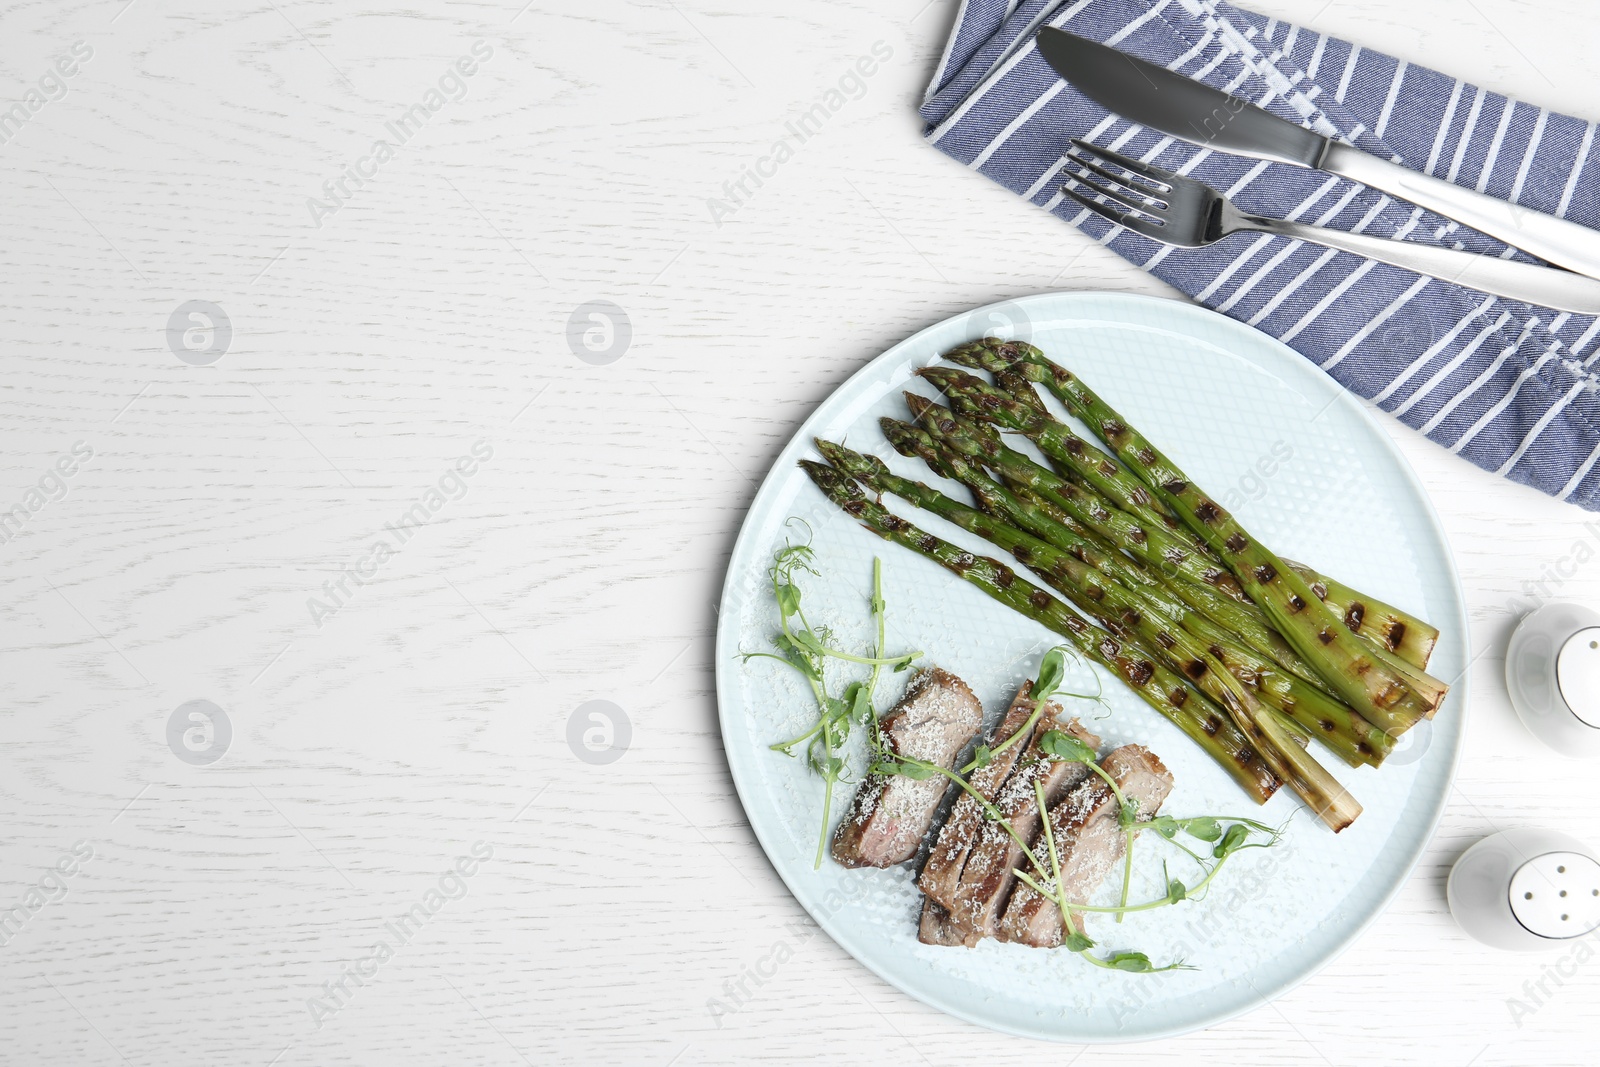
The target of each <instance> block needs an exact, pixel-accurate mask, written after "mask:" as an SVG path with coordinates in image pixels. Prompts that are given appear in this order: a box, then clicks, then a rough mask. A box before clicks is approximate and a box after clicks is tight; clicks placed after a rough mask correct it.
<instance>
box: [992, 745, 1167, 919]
mask: <svg viewBox="0 0 1600 1067" xmlns="http://www.w3.org/2000/svg"><path fill="white" fill-rule="evenodd" d="M1100 766H1101V767H1102V768H1104V769H1105V771H1106V773H1107V774H1109V775H1111V777H1112V778H1113V779H1114V780H1115V781H1116V783H1117V785H1118V787H1119V788H1121V790H1122V792H1123V795H1124V796H1126V797H1127V798H1128V799H1129V800H1137V801H1138V803H1139V813H1140V814H1141V815H1146V816H1148V815H1154V814H1155V813H1156V812H1157V811H1158V810H1159V809H1160V807H1161V803H1162V801H1164V800H1166V799H1167V794H1168V793H1170V792H1171V791H1172V774H1171V772H1170V771H1168V770H1167V768H1166V767H1165V766H1164V765H1163V764H1162V762H1161V761H1160V760H1159V759H1157V758H1156V755H1155V753H1153V752H1151V751H1150V750H1149V749H1147V748H1145V747H1144V746H1143V745H1123V746H1122V747H1121V748H1116V749H1113V750H1112V751H1111V752H1110V753H1108V754H1107V755H1106V757H1105V759H1103V760H1101V761H1100ZM1117 815H1118V812H1117V798H1116V795H1115V794H1114V793H1112V792H1111V787H1110V786H1108V785H1106V783H1105V781H1104V780H1103V779H1102V778H1101V777H1100V776H1099V775H1097V774H1092V773H1091V775H1090V777H1087V778H1085V779H1084V780H1083V781H1082V782H1080V783H1079V784H1078V785H1077V786H1076V787H1074V788H1073V789H1072V790H1071V791H1070V792H1068V793H1067V795H1066V796H1064V797H1063V798H1062V799H1061V800H1060V801H1059V802H1057V803H1056V804H1055V805H1054V806H1053V807H1051V809H1050V827H1051V830H1052V832H1053V833H1054V835H1055V842H1056V853H1057V855H1058V856H1059V857H1060V859H1061V884H1062V888H1063V889H1064V890H1065V895H1066V898H1067V900H1069V901H1077V902H1079V903H1086V902H1087V901H1088V900H1089V898H1090V896H1091V895H1093V893H1094V891H1095V890H1096V889H1097V888H1099V886H1100V883H1101V882H1103V881H1105V878H1106V875H1108V874H1109V873H1111V871H1112V870H1113V869H1114V868H1115V867H1116V866H1117V864H1119V863H1121V862H1122V857H1123V855H1124V852H1123V849H1124V847H1125V840H1124V837H1123V833H1122V828H1121V827H1120V825H1119V824H1118V818H1117ZM1032 848H1033V851H1034V853H1035V854H1036V855H1038V857H1039V858H1040V859H1041V860H1042V861H1044V862H1045V863H1047V864H1048V863H1049V859H1048V855H1049V851H1048V849H1047V847H1046V843H1045V840H1044V834H1043V832H1042V831H1041V832H1040V833H1039V834H1038V835H1037V836H1036V837H1035V839H1034V840H1033V842H1032ZM1029 874H1030V875H1033V877H1034V878H1035V880H1038V875H1037V873H1036V872H1032V871H1030V872H1029ZM1040 884H1041V885H1046V884H1047V883H1046V882H1043V881H1041V882H1040ZM1073 923H1074V925H1075V926H1076V927H1077V928H1078V929H1079V930H1080V931H1081V930H1082V929H1083V916H1082V914H1081V913H1075V914H1074V915H1073ZM997 936H998V937H999V938H1000V939H1001V940H1002V941H1016V942H1020V943H1022V944H1025V945H1033V946H1034V947H1036V948H1051V947H1054V946H1056V945H1059V944H1061V940H1062V931H1061V913H1060V911H1059V909H1057V908H1056V906H1055V904H1054V903H1053V902H1052V901H1050V900H1049V899H1047V898H1045V897H1043V896H1041V895H1040V894H1038V893H1036V892H1034V891H1033V890H1032V889H1030V888H1028V886H1026V885H1023V884H1021V883H1020V882H1019V883H1018V884H1017V886H1016V888H1015V889H1014V890H1013V892H1012V894H1011V899H1010V901H1009V903H1007V905H1006V910H1005V914H1004V916H1003V917H1002V918H1001V920H1000V926H999V930H998V932H997Z"/></svg>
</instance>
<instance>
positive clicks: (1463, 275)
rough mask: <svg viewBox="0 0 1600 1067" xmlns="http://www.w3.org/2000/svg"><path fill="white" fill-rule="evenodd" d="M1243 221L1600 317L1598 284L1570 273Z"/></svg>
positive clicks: (1295, 225) (1250, 218)
mask: <svg viewBox="0 0 1600 1067" xmlns="http://www.w3.org/2000/svg"><path fill="white" fill-rule="evenodd" d="M1242 222H1243V225H1242V226H1241V228H1242V229H1248V230H1259V231H1261V232H1262V233H1272V234H1278V235H1280V236H1282V237H1292V238H1295V239H1296V240H1300V241H1309V242H1311V243H1312V244H1318V245H1326V246H1327V247H1328V248H1337V249H1339V250H1340V251H1343V252H1354V253H1355V254H1356V255H1358V256H1366V257H1367V258H1368V259H1376V260H1378V261H1379V262H1381V263H1388V264H1391V265H1393V266H1396V267H1404V268H1405V269H1406V270H1414V271H1416V272H1417V273H1419V274H1429V275H1432V276H1433V277H1435V278H1442V279H1444V280H1445V281H1447V282H1454V283H1455V284H1457V285H1464V286H1466V287H1467V288H1469V289H1477V290H1479V291H1481V292H1485V293H1493V294H1494V295H1495V296H1503V297H1508V298H1509V299H1512V300H1521V301H1525V302H1526V303H1529V304H1538V305H1540V306H1542V307H1548V308H1555V309H1556V310H1558V311H1571V312H1574V313H1576V314H1579V315H1600V281H1596V280H1595V279H1593V278H1588V277H1585V276H1584V275H1582V274H1574V273H1572V272H1571V271H1565V270H1560V269H1558V268H1555V267H1541V266H1535V265H1534V264H1531V263H1517V262H1515V261H1513V260H1509V259H1500V258H1498V257H1496V256H1485V255H1478V254H1477V253H1475V252H1457V251H1456V250H1454V249H1451V248H1437V247H1435V246H1433V245H1424V244H1414V243H1412V242H1409V241H1392V240H1389V239H1388V238H1386V237H1373V236H1370V235H1368V234H1364V233H1350V232H1348V231H1345V230H1329V229H1324V228H1322V227H1320V226H1307V225H1306V224H1304V223H1301V222H1289V221H1287V220H1284V219H1266V218H1261V217H1260V216H1257V215H1245V216H1244V218H1243V220H1242Z"/></svg>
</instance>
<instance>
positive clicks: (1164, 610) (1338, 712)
mask: <svg viewBox="0 0 1600 1067" xmlns="http://www.w3.org/2000/svg"><path fill="white" fill-rule="evenodd" d="M882 424H883V427H884V432H885V434H887V435H888V437H889V440H890V443H891V444H893V445H894V446H895V449H896V450H897V451H899V452H900V453H901V455H906V456H913V455H914V456H917V457H920V458H922V459H923V460H925V461H926V462H927V463H928V464H929V465H930V466H931V467H933V468H934V470H935V471H936V472H937V473H939V474H943V475H945V476H947V477H952V478H955V479H956V480H957V481H960V482H962V483H963V484H965V485H967V486H968V487H969V488H970V489H971V490H972V491H973V494H974V495H975V496H976V497H977V499H978V502H979V503H980V504H981V505H983V507H984V509H985V511H987V512H988V514H985V513H984V512H982V511H978V510H977V509H974V508H970V507H968V506H966V505H965V504H961V503H959V502H958V501H955V500H952V499H950V498H949V497H948V496H945V495H944V494H943V493H940V492H938V491H937V490H935V489H932V488H930V487H929V486H926V485H924V484H922V483H921V482H917V481H913V480H912V479H909V478H902V477H900V476H899V475H896V474H894V473H893V472H892V471H890V470H889V468H888V467H887V466H885V465H884V464H883V462H882V461H881V460H879V459H877V458H876V457H874V456H864V455H861V454H859V453H856V452H852V451H851V450H850V449H848V448H845V447H844V446H842V445H837V444H833V443H832V442H829V441H822V440H818V441H817V442H816V445H817V448H818V450H819V451H821V452H822V454H823V456H825V457H826V458H827V460H828V461H829V462H830V463H832V464H833V465H834V467H836V468H838V469H839V470H841V471H844V472H845V473H846V474H849V475H851V476H852V477H854V478H856V479H857V480H858V481H860V482H861V483H862V484H863V485H865V486H867V487H868V488H870V489H872V490H874V491H876V492H880V493H893V494H894V495H895V496H898V497H900V498H902V499H903V500H906V501H909V502H910V503H912V504H915V505H917V506H918V507H921V508H923V509H924V510H927V511H931V512H933V513H934V514H936V515H938V516H939V517H941V518H943V519H946V520H948V521H949V522H951V523H954V524H955V525H957V526H960V527H962V528H963V529H965V530H968V531H970V532H972V533H975V534H977V535H978V536H980V537H983V538H984V539H985V540H988V541H989V542H991V543H993V544H994V545H995V546H996V547H998V548H1000V549H1002V550H1004V551H1006V552H1010V553H1011V554H1012V555H1013V556H1014V557H1016V559H1017V561H1018V562H1020V563H1024V564H1026V565H1027V566H1028V567H1030V568H1031V569H1033V570H1034V571H1035V572H1036V573H1037V574H1038V575H1039V576H1040V577H1041V578H1043V579H1044V580H1045V581H1046V582H1047V583H1048V584H1050V585H1051V586H1052V588H1055V589H1056V590H1058V591H1059V592H1061V593H1062V594H1063V595H1065V596H1066V597H1067V598H1068V599H1069V600H1071V601H1072V602H1073V603H1074V604H1075V605H1076V606H1077V607H1078V608H1079V610H1081V611H1083V612H1084V613H1085V614H1088V615H1092V616H1094V617H1096V618H1099V619H1100V620H1101V621H1102V624H1104V625H1105V626H1106V628H1107V629H1110V630H1113V631H1115V632H1118V633H1125V632H1127V631H1129V630H1132V631H1133V632H1135V633H1137V635H1138V636H1139V638H1140V639H1141V640H1142V641H1143V643H1144V644H1145V645H1146V646H1147V647H1150V648H1153V649H1158V650H1159V651H1160V652H1161V653H1162V654H1163V655H1166V656H1167V657H1168V659H1169V664H1170V665H1171V666H1172V667H1173V669H1174V670H1179V671H1182V672H1183V673H1184V674H1185V675H1187V676H1188V677H1189V679H1190V680H1191V681H1192V682H1194V683H1195V684H1196V686H1197V687H1198V688H1200V689H1201V690H1203V691H1205V692H1206V694H1207V695H1208V696H1210V697H1211V698H1212V699H1213V700H1216V701H1218V702H1219V703H1223V702H1224V696H1223V694H1221V693H1219V692H1217V691H1215V690H1214V689H1213V688H1211V687H1212V686H1214V685H1218V684H1224V685H1225V684H1227V683H1226V681H1218V680H1216V679H1213V678H1212V677H1211V675H1212V674H1215V673H1216V671H1215V670H1213V666H1214V665H1220V668H1225V669H1226V672H1227V673H1228V674H1230V675H1231V677H1232V679H1236V680H1237V681H1238V682H1239V683H1241V684H1244V685H1248V686H1250V687H1251V688H1252V689H1253V691H1254V692H1255V693H1256V694H1257V695H1259V697H1260V699H1261V700H1262V701H1263V702H1264V703H1266V704H1267V705H1268V706H1269V707H1272V708H1274V709H1275V710H1277V711H1279V712H1282V713H1283V714H1285V715H1287V716H1288V717H1289V718H1290V719H1291V720H1293V721H1294V722H1296V723H1298V724H1299V725H1300V726H1301V727H1303V728H1304V729H1305V731H1306V732H1307V733H1308V734H1311V735H1314V736H1316V737H1318V738H1320V739H1321V740H1322V741H1323V742H1324V743H1325V744H1326V745H1327V746H1328V747H1329V748H1330V749H1332V750H1333V751H1334V753H1335V754H1337V755H1338V756H1339V757H1340V758H1341V759H1343V760H1344V761H1345V762H1346V763H1349V764H1350V765H1352V766H1356V765H1360V764H1371V765H1377V764H1378V763H1381V762H1382V760H1383V757H1384V756H1385V755H1387V754H1388V752H1389V750H1390V749H1391V748H1392V747H1393V744H1394V742H1393V739H1392V738H1390V737H1388V736H1387V735H1386V734H1384V733H1383V731H1381V730H1379V729H1378V728H1377V727H1375V726H1373V725H1372V724H1371V723H1369V722H1367V721H1366V720H1364V719H1362V718H1361V717H1360V716H1359V715H1357V714H1355V713H1354V712H1352V711H1351V710H1350V709H1349V708H1348V707H1346V706H1345V705H1343V704H1341V703H1340V702H1339V701H1337V700H1335V699H1333V698H1332V697H1329V696H1328V695H1326V694H1325V693H1323V692H1321V691H1320V690H1318V689H1316V688H1315V687H1313V686H1311V685H1308V684H1307V683H1305V682H1304V681H1302V680H1301V679H1299V678H1296V677H1295V676H1294V675H1292V674H1289V673H1288V672H1286V671H1283V670H1282V669H1280V668H1279V667H1278V666H1277V664H1275V663H1272V662H1270V661H1268V660H1266V659H1265V658H1264V657H1262V656H1260V655H1259V654H1256V653H1255V652H1253V650H1251V649H1248V648H1245V647H1244V646H1243V645H1242V644H1241V643H1240V642H1239V641H1238V640H1237V638H1235V637H1233V636H1232V635H1230V634H1227V633H1226V632H1224V631H1223V630H1222V629H1221V628H1220V627H1217V626H1215V625H1213V624H1210V623H1208V622H1207V620H1204V619H1202V618H1200V617H1198V615H1197V614H1196V613H1195V612H1193V611H1191V610H1189V608H1188V607H1187V605H1185V604H1183V603H1182V602H1181V601H1176V600H1174V599H1173V598H1171V597H1170V596H1167V595H1164V593H1163V592H1162V591H1159V590H1158V589H1154V588H1150V587H1139V586H1134V585H1133V584H1132V583H1128V584H1124V583H1121V582H1118V581H1116V580H1114V579H1113V578H1111V577H1109V576H1107V575H1105V574H1104V573H1103V572H1102V571H1100V570H1098V569H1096V568H1094V567H1093V566H1092V565H1091V564H1089V563H1088V562H1087V561H1086V559H1085V555H1086V554H1087V553H1084V552H1083V549H1084V548H1085V545H1084V540H1083V538H1082V536H1081V535H1079V534H1077V533H1075V532H1073V531H1072V530H1071V529H1069V528H1067V527H1065V526H1063V525H1061V524H1059V523H1056V522H1054V521H1053V520H1052V519H1051V518H1049V517H1048V516H1047V515H1046V514H1044V513H1043V512H1042V511H1041V510H1039V509H1038V508H1037V507H1036V506H1035V505H1033V504H1031V503H1029V502H1027V501H1025V500H1022V499H1020V498H1018V497H1016V496H1015V495H1013V494H1011V493H1010V492H1009V491H1007V490H1006V489H1005V488H1003V487H1002V486H1000V485H997V484H996V483H994V482H993V481H992V480H990V479H988V478H987V477H985V476H984V475H983V474H982V473H981V472H979V471H977V470H976V469H975V468H973V467H972V466H971V465H969V464H967V463H966V462H965V461H964V460H963V459H962V458H960V457H958V456H940V455H939V454H938V452H937V450H936V448H935V445H934V442H933V440H932V438H931V437H930V436H929V435H928V434H926V433H925V432H923V431H921V430H918V429H917V428H915V427H912V426H908V425H906V424H905V423H901V422H896V421H895V420H893V419H884V420H882ZM991 516H992V517H991ZM996 520H999V521H996ZM1008 524H1009V525H1008ZM1093 551H1094V546H1092V545H1090V546H1088V553H1092V552H1093ZM1172 654H1176V655H1177V656H1178V657H1179V658H1178V659H1172V658H1171V656H1172ZM1313 806H1316V805H1315V804H1314V805H1313Z"/></svg>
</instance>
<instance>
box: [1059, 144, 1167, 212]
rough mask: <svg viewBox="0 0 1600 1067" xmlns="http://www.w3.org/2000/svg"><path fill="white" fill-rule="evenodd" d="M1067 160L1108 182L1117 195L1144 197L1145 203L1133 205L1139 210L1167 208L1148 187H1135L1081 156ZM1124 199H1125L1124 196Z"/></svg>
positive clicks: (1119, 176)
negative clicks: (1139, 208)
mask: <svg viewBox="0 0 1600 1067" xmlns="http://www.w3.org/2000/svg"><path fill="white" fill-rule="evenodd" d="M1067 159H1068V161H1069V162H1071V163H1073V164H1076V165H1077V166H1079V167H1082V168H1083V169H1084V170H1087V171H1093V172H1094V173H1095V174H1098V175H1100V176H1101V177H1102V178H1104V179H1106V181H1108V182H1110V183H1111V184H1112V186H1113V187H1114V188H1115V189H1116V190H1117V191H1118V192H1119V193H1126V194H1128V195H1132V196H1142V197H1144V198H1145V202H1144V203H1142V204H1139V203H1136V204H1134V206H1135V207H1141V208H1146V209H1148V208H1150V207H1159V208H1165V207H1167V206H1168V205H1167V202H1166V201H1165V200H1162V199H1161V198H1160V197H1159V196H1158V195H1157V194H1156V192H1155V190H1153V189H1150V188H1149V187H1148V186H1146V187H1142V188H1141V187H1140V186H1138V185H1135V184H1133V183H1132V182H1130V181H1129V180H1128V179H1127V178H1126V177H1124V176H1123V175H1121V174H1115V173H1113V172H1112V171H1111V170H1109V169H1107V168H1106V167H1102V166H1101V165H1100V164H1098V163H1091V162H1090V161H1089V160H1087V159H1084V158H1082V157H1081V156H1074V155H1071V154H1069V155H1068V156H1067ZM1086 184H1091V185H1096V186H1098V185H1101V184H1103V183H1100V182H1089V183H1086ZM1124 198H1125V199H1126V196H1125V197H1124Z"/></svg>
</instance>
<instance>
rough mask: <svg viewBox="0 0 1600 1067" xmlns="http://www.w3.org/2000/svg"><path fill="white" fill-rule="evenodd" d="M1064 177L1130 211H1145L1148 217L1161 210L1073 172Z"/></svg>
mask: <svg viewBox="0 0 1600 1067" xmlns="http://www.w3.org/2000/svg"><path fill="white" fill-rule="evenodd" d="M1063 175H1064V177H1065V178H1066V179H1067V180H1068V181H1069V182H1072V183H1074V184H1076V185H1080V186H1082V187H1083V188H1085V189H1087V190H1089V191H1090V192H1091V193H1099V194H1100V195H1101V196H1103V197H1105V198H1106V199H1108V200H1113V201H1115V202H1116V203H1118V204H1121V205H1122V206H1123V207H1125V208H1128V209H1129V210H1130V211H1143V212H1144V213H1145V214H1147V215H1155V214H1157V213H1159V211H1160V210H1161V209H1160V208H1157V207H1156V206H1154V205H1153V204H1148V203H1144V204H1141V203H1140V202H1139V201H1137V200H1135V199H1133V198H1132V197H1131V196H1129V195H1127V194H1126V193H1124V192H1123V191H1122V190H1121V189H1117V188H1107V187H1106V185H1105V184H1103V183H1101V182H1097V181H1089V180H1087V179H1085V178H1084V177H1082V176H1081V175H1077V174H1073V173H1072V172H1071V171H1065V172H1063Z"/></svg>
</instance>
